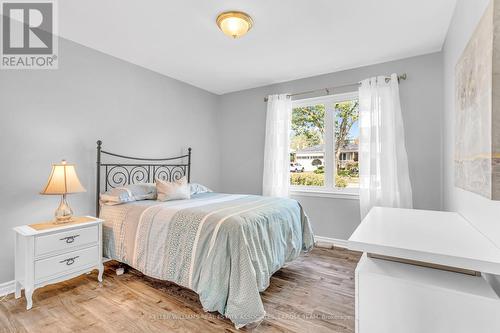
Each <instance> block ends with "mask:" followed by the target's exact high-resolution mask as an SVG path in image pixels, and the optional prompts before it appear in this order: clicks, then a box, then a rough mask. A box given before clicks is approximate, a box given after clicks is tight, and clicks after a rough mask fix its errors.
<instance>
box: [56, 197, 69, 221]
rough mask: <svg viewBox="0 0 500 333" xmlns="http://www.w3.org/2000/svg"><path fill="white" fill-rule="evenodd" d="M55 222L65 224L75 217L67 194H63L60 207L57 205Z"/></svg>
mask: <svg viewBox="0 0 500 333" xmlns="http://www.w3.org/2000/svg"><path fill="white" fill-rule="evenodd" d="M54 215H55V221H54V223H55V224H64V223H68V222H71V220H72V218H73V211H72V210H71V207H70V206H69V204H68V202H67V201H66V194H63V195H62V196H61V202H60V203H59V207H57V209H56V211H55V214H54Z"/></svg>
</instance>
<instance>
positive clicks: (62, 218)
mask: <svg viewBox="0 0 500 333" xmlns="http://www.w3.org/2000/svg"><path fill="white" fill-rule="evenodd" d="M85 191H86V190H85V188H84V187H83V186H82V184H81V183H80V180H79V179H78V176H77V175H76V170H75V165H74V164H68V163H66V161H65V160H62V161H61V164H52V172H51V173H50V176H49V180H48V181H47V185H45V188H44V189H43V191H42V192H40V194H44V195H61V203H60V204H59V207H57V209H56V212H55V223H67V222H70V221H71V218H72V217H73V211H72V210H71V207H70V206H69V204H68V202H67V201H66V194H70V193H79V192H85Z"/></svg>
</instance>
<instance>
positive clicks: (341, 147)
mask: <svg viewBox="0 0 500 333" xmlns="http://www.w3.org/2000/svg"><path fill="white" fill-rule="evenodd" d="M358 116H359V103H358V94H357V92H355V93H346V94H337V95H330V96H325V97H318V98H310V99H302V100H295V101H293V104H292V126H291V133H290V184H291V187H292V191H311V192H314V191H317V192H332V193H337V192H341V193H349V194H357V192H358V188H359V161H358V156H359V154H358V147H359V128H358Z"/></svg>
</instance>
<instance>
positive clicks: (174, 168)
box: [96, 140, 191, 216]
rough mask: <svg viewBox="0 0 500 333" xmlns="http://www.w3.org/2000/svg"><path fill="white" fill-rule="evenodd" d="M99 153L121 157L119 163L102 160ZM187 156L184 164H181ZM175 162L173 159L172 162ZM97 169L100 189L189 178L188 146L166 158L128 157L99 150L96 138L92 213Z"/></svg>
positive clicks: (97, 187) (100, 143) (99, 143)
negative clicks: (157, 180)
mask: <svg viewBox="0 0 500 333" xmlns="http://www.w3.org/2000/svg"><path fill="white" fill-rule="evenodd" d="M103 155H108V156H114V157H115V158H118V160H119V159H124V160H126V161H125V162H123V163H121V162H118V163H115V162H113V163H107V162H106V163H103V162H102V161H101V157H102V156H103ZM186 158H187V163H184V161H185V159H186ZM176 160H177V161H178V162H175V161H176ZM136 161H137V162H136ZM101 171H104V175H103V176H104V178H103V180H104V191H107V190H108V189H110V188H115V187H120V186H125V185H129V184H137V183H154V182H155V181H156V179H162V180H168V181H173V180H178V179H180V178H182V177H184V176H187V179H188V182H190V181H191V148H188V153H187V154H186V155H181V156H175V157H167V158H142V157H130V156H125V155H119V154H115V153H111V152H109V151H105V150H102V141H101V140H98V141H97V184H96V185H97V186H96V214H97V215H96V216H99V210H100V206H99V194H100V193H101Z"/></svg>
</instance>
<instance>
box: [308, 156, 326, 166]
mask: <svg viewBox="0 0 500 333" xmlns="http://www.w3.org/2000/svg"><path fill="white" fill-rule="evenodd" d="M311 164H312V165H313V166H316V167H320V166H321V164H323V163H322V162H321V160H320V159H319V158H315V159H314V160H312V162H311Z"/></svg>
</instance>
